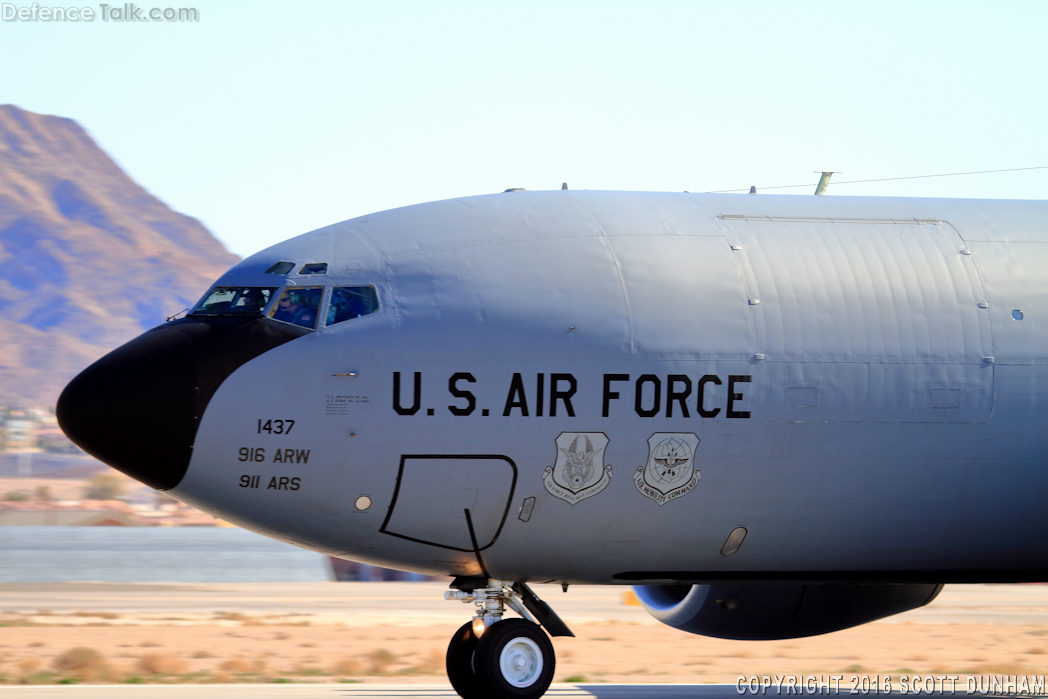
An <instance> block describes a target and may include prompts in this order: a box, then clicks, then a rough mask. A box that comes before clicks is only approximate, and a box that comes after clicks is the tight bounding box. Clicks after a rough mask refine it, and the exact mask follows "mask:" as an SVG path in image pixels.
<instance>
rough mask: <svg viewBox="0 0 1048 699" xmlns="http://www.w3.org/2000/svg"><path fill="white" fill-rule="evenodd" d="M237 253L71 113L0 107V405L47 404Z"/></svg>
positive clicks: (200, 287) (189, 297)
mask: <svg viewBox="0 0 1048 699" xmlns="http://www.w3.org/2000/svg"><path fill="white" fill-rule="evenodd" d="M237 259H238V258H237V257H236V256H235V255H233V254H231V253H229V252H228V251H227V250H226V249H225V248H224V247H223V246H222V244H221V243H220V242H218V241H217V240H216V239H215V238H214V236H212V235H211V233H210V232H209V231H208V230H207V229H206V228H204V227H203V226H202V225H201V224H200V222H199V221H197V220H196V219H194V218H190V217H189V216H185V215H183V214H180V213H178V212H176V211H172V210H171V209H170V208H168V207H167V205H166V204H164V203H163V202H162V201H160V200H159V199H157V198H156V197H154V196H153V195H151V194H150V193H149V192H147V191H146V190H145V189H143V188H142V187H140V186H139V185H137V184H136V183H135V182H134V181H132V180H131V178H130V177H128V176H127V175H126V174H125V173H124V172H123V171H122V170H121V169H120V168H119V167H118V166H117V164H116V163H115V162H113V160H112V159H111V158H110V157H109V156H108V155H106V154H105V152H103V151H102V149H101V148H99V147H98V145H97V144H96V143H95V142H94V141H93V140H92V139H91V137H90V136H89V135H88V134H87V132H86V131H85V130H84V129H83V128H82V127H81V126H80V125H79V124H77V123H76V122H75V121H73V120H72V119H65V118H61V117H56V116H46V115H42V114H34V113H32V112H27V111H25V110H22V109H19V108H18V107H15V106H13V105H3V106H0V405H5V404H6V405H53V404H54V402H55V400H56V399H57V397H58V394H59V392H61V390H62V387H63V386H64V385H65V384H66V382H67V381H68V380H69V379H70V378H72V377H73V376H74V375H75V374H76V373H77V372H78V371H79V370H81V369H83V368H84V367H85V366H87V365H88V364H90V363H91V362H93V361H94V360H95V359H97V358H98V357H101V356H102V355H103V354H105V353H106V352H108V351H109V350H110V349H112V348H114V347H116V346H117V345H119V344H121V343H123V342H125V341H127V340H129V339H131V338H132V337H134V336H135V335H138V334H139V333H141V332H142V331H143V330H146V329H148V328H151V327H153V326H155V325H159V324H160V323H162V322H164V319H165V317H166V316H169V315H172V314H175V313H177V312H178V311H180V310H181V309H183V308H185V307H187V306H189V305H191V304H192V303H194V302H196V300H197V299H199V297H200V296H201V295H202V294H203V293H204V291H206V290H207V286H208V285H209V284H210V283H211V282H212V281H213V280H214V279H215V278H216V277H217V276H218V275H219V274H221V273H222V272H223V271H224V270H225V269H227V268H228V267H229V266H230V265H232V264H233V263H234V262H236V260H237Z"/></svg>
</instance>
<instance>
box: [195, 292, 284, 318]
mask: <svg viewBox="0 0 1048 699" xmlns="http://www.w3.org/2000/svg"><path fill="white" fill-rule="evenodd" d="M274 292H276V287H257V286H216V287H215V288H214V289H212V290H211V293H210V294H208V295H207V298H205V299H204V300H203V301H202V302H201V303H200V305H199V306H197V307H196V308H195V309H194V310H193V313H192V314H191V315H195V316H243V315H254V314H257V313H262V311H264V310H265V308H266V304H267V303H269V299H270V298H271V297H272V296H273V294H274Z"/></svg>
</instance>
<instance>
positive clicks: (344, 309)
mask: <svg viewBox="0 0 1048 699" xmlns="http://www.w3.org/2000/svg"><path fill="white" fill-rule="evenodd" d="M377 310H378V296H376V295H375V287H373V286H336V287H335V288H334V289H332V290H331V303H330V304H329V305H328V317H327V324H328V325H334V324H335V323H341V322H342V321H344V320H350V319H352V318H359V317H360V316H366V315H368V314H370V313H374V312H375V311H377Z"/></svg>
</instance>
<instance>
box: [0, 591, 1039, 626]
mask: <svg viewBox="0 0 1048 699" xmlns="http://www.w3.org/2000/svg"><path fill="white" fill-rule="evenodd" d="M446 589H447V585H446V584H444V583H430V582H414V583H412V582H352V583H199V584H197V583H92V582H80V583H3V584H0V612H18V613H32V612H39V611H42V610H46V611H48V612H51V613H61V612H63V611H64V612H70V611H103V612H114V613H118V614H132V615H134V614H136V613H137V614H149V613H158V612H162V613H164V614H169V615H170V614H185V615H190V616H192V615H196V614H199V615H209V614H213V613H215V612H238V613H242V614H283V615H289V616H295V615H306V616H310V617H314V622H315V623H324V621H325V619H324V618H325V617H326V618H327V621H329V622H335V621H337V622H339V623H343V624H346V625H350V626H368V625H372V624H376V623H384V624H394V625H398V626H399V625H407V626H413V625H430V624H448V625H449V626H454V627H457V626H458V625H459V624H461V623H462V619H463V618H465V617H467V616H468V612H469V610H468V609H467V608H466V607H465V606H463V605H462V604H461V603H458V602H446V601H444V599H443V595H444V591H445V590H446ZM534 589H535V591H536V593H537V594H538V595H539V596H540V597H542V598H543V599H544V600H546V601H547V602H548V603H549V604H550V605H551V606H552V607H553V608H554V609H555V610H556V611H557V613H558V614H559V615H560V616H561V617H563V618H564V619H565V621H568V622H569V623H570V622H572V621H575V622H583V623H584V622H588V621H606V620H612V619H614V620H618V621H620V622H634V623H641V624H657V623H658V622H657V621H655V620H654V619H653V618H652V617H650V616H649V615H648V614H647V613H646V612H644V610H643V609H641V608H640V607H635V606H627V605H624V604H623V594H624V593H625V592H627V591H628V590H629V589H630V588H628V587H619V586H578V587H571V588H569V589H568V592H567V593H563V592H561V589H560V586H557V585H535V586H534ZM878 623H888V624H905V623H910V624H1015V625H1032V624H1045V625H1048V585H947V586H946V588H945V589H944V590H943V591H942V593H941V594H940V595H939V596H938V597H937V598H936V599H935V600H934V601H933V602H932V603H931V604H929V605H928V606H926V607H922V608H920V609H915V610H913V611H910V612H906V613H905V614H899V615H896V616H893V617H889V618H887V619H885V620H883V621H881V622H878Z"/></svg>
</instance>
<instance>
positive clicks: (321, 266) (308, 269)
mask: <svg viewBox="0 0 1048 699" xmlns="http://www.w3.org/2000/svg"><path fill="white" fill-rule="evenodd" d="M298 273H299V274H327V262H311V263H309V264H308V265H302V269H300V270H298Z"/></svg>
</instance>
